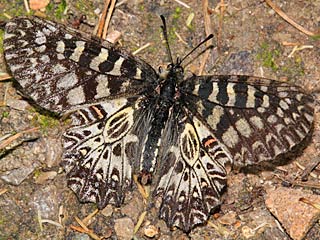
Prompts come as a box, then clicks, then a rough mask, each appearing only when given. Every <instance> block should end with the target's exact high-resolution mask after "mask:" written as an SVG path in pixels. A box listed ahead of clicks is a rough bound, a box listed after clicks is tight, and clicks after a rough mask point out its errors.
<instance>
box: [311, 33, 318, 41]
mask: <svg viewBox="0 0 320 240" xmlns="http://www.w3.org/2000/svg"><path fill="white" fill-rule="evenodd" d="M311 39H313V40H320V34H317V35H315V36H311Z"/></svg>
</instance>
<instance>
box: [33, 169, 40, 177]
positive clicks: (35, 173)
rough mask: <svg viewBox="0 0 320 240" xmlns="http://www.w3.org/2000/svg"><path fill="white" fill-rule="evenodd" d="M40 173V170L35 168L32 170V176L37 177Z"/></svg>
mask: <svg viewBox="0 0 320 240" xmlns="http://www.w3.org/2000/svg"><path fill="white" fill-rule="evenodd" d="M40 174H41V170H40V169H39V168H37V169H36V170H34V171H33V177H34V178H38V177H39V176H40Z"/></svg>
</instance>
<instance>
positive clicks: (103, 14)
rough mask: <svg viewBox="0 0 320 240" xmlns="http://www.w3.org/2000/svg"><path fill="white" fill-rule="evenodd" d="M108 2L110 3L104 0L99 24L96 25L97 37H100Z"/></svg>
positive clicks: (108, 0)
mask: <svg viewBox="0 0 320 240" xmlns="http://www.w3.org/2000/svg"><path fill="white" fill-rule="evenodd" d="M109 4H110V0H105V2H104V8H103V11H102V14H101V17H100V20H99V26H98V32H97V37H99V38H101V37H102V32H103V27H104V25H105V21H106V16H107V12H108V7H109Z"/></svg>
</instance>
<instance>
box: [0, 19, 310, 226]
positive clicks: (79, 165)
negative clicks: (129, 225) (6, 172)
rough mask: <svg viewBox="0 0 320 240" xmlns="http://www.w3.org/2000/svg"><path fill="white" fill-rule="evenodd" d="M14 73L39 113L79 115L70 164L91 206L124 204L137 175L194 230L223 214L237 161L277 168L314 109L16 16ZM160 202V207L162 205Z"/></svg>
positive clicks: (69, 145) (68, 138)
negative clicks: (162, 69)
mask: <svg viewBox="0 0 320 240" xmlns="http://www.w3.org/2000/svg"><path fill="white" fill-rule="evenodd" d="M4 50H5V59H6V62H7V65H8V67H9V69H10V71H11V73H12V75H13V76H14V78H15V79H16V80H17V81H18V83H19V85H20V87H21V88H22V92H23V93H24V94H25V95H26V96H28V97H30V98H31V99H33V101H34V102H35V103H37V104H38V105H39V106H41V107H43V108H45V109H47V110H50V111H53V112H55V113H58V114H70V116H71V118H72V120H73V121H72V126H71V127H70V128H69V129H68V130H67V131H66V132H65V133H64V135H63V147H64V154H63V159H62V166H63V167H64V169H65V170H66V172H67V178H68V185H69V186H70V188H71V189H72V190H73V191H74V192H75V193H76V194H77V196H78V198H79V200H80V201H82V202H96V203H97V205H98V208H99V209H102V208H104V207H105V206H106V205H107V204H108V203H113V204H115V205H116V206H120V205H121V203H122V202H123V201H124V198H125V193H126V192H127V191H128V190H130V189H131V188H132V176H133V174H137V175H138V178H139V179H140V181H141V182H142V183H144V184H151V187H152V188H151V189H152V192H153V196H154V197H160V199H161V200H162V201H161V206H160V210H159V215H160V217H161V218H163V219H164V220H165V221H166V223H167V225H168V226H170V227H173V226H177V227H179V228H181V229H182V230H183V231H185V232H189V231H190V230H191V229H192V228H193V227H194V226H195V225H197V224H202V223H204V222H205V221H206V220H207V219H208V217H209V215H210V213H211V212H212V210H213V209H215V208H216V207H217V206H218V205H219V204H220V196H221V194H222V192H223V189H224V188H225V187H226V174H227V173H226V168H225V165H226V163H231V164H232V165H233V166H239V167H242V166H246V165H252V164H257V163H260V162H262V161H270V160H273V159H275V158H276V157H277V156H279V155H280V154H283V153H285V152H287V151H289V150H291V149H292V148H294V146H296V145H297V144H298V143H300V142H301V141H302V140H303V139H304V138H305V137H306V135H307V134H308V133H309V132H310V129H311V128H312V122H313V106H312V104H313V99H312V97H311V96H309V95H308V94H305V93H304V91H303V90H302V89H300V88H299V87H296V86H292V85H290V84H287V83H283V82H277V81H274V80H269V79H263V78H255V77H250V76H219V75H216V76H192V77H189V78H186V79H184V77H183V74H182V72H181V66H180V65H179V64H180V63H176V64H173V63H172V64H171V65H169V66H168V69H167V71H168V74H164V75H165V77H163V76H162V75H161V76H159V75H158V73H156V72H155V70H154V69H153V68H152V67H151V66H150V65H148V64H147V63H145V62H144V61H142V60H140V59H139V58H136V57H133V56H132V55H130V54H128V53H126V52H125V51H123V50H119V49H116V48H114V47H113V46H112V45H110V44H109V43H107V42H101V41H99V40H96V39H94V38H92V37H90V36H87V35H86V34H84V33H81V32H79V31H76V30H73V29H71V28H68V27H66V26H63V25H60V24H57V23H54V22H51V21H47V20H43V19H39V18H26V17H21V18H16V19H13V20H12V21H10V22H8V23H7V24H6V26H5V36H4ZM152 200H153V199H150V201H152Z"/></svg>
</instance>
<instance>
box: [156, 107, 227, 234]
mask: <svg viewBox="0 0 320 240" xmlns="http://www.w3.org/2000/svg"><path fill="white" fill-rule="evenodd" d="M174 112H177V111H174ZM168 123H169V124H168V127H167V128H166V130H165V133H164V136H165V137H164V139H165V141H163V142H165V143H164V145H163V146H162V149H163V152H162V153H161V154H160V156H161V158H160V161H159V162H161V163H160V164H161V166H159V172H157V174H156V175H155V176H156V177H158V179H155V182H156V184H155V186H156V187H155V190H154V195H155V196H161V197H162V203H161V207H160V217H161V218H163V219H164V220H165V221H166V223H167V224H168V226H170V227H172V226H177V227H179V228H181V229H183V231H185V232H189V231H190V230H191V229H192V228H193V227H194V226H195V225H197V224H201V223H203V222H205V221H206V220H207V218H208V216H209V214H210V211H211V210H212V209H214V208H216V207H217V206H218V205H219V204H220V195H221V192H222V190H223V188H224V187H225V186H226V170H225V163H226V162H227V161H230V160H229V158H228V156H227V155H226V153H225V152H224V151H223V150H222V148H221V146H220V144H219V143H218V142H217V141H216V140H215V139H214V137H213V135H212V133H211V132H210V131H209V129H208V127H206V126H205V125H204V124H202V123H201V121H199V119H198V118H197V117H195V116H192V114H191V113H190V112H189V111H188V110H187V109H185V110H184V111H183V113H181V115H180V117H179V119H177V116H172V117H171V118H170V119H169V121H168ZM169 133H170V134H169Z"/></svg>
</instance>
